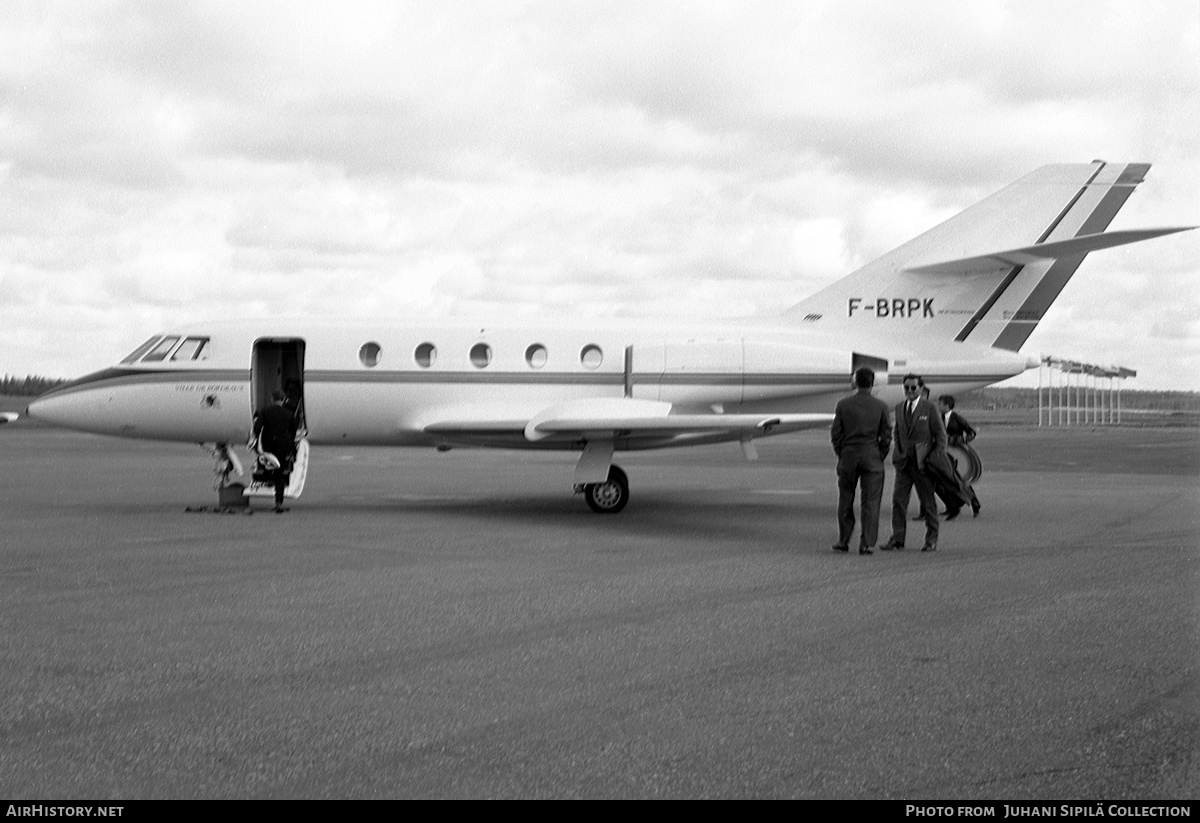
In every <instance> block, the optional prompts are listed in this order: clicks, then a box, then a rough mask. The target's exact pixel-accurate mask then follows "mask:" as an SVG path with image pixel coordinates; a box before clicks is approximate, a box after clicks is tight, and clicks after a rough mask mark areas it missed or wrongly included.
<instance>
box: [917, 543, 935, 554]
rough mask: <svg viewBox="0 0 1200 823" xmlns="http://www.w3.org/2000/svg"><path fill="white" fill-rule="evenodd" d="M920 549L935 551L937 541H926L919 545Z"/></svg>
mask: <svg viewBox="0 0 1200 823" xmlns="http://www.w3.org/2000/svg"><path fill="white" fill-rule="evenodd" d="M921 551H923V552H935V551H937V543H926V544H925V545H924V546H922V547H921Z"/></svg>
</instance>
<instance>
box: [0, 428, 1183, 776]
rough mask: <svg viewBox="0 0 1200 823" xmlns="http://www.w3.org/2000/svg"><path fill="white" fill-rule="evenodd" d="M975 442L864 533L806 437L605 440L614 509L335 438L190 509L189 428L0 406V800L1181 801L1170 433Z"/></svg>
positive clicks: (1177, 467) (478, 466) (560, 490)
mask: <svg viewBox="0 0 1200 823" xmlns="http://www.w3.org/2000/svg"><path fill="white" fill-rule="evenodd" d="M976 445H977V448H978V450H979V452H980V454H981V456H982V458H983V461H984V466H985V476H984V478H983V479H982V480H981V481H980V483H979V484H977V487H976V488H977V491H978V493H979V496H980V499H981V500H982V502H983V511H982V513H981V515H980V517H979V518H978V519H972V518H971V517H970V516H969V513H968V514H967V515H966V516H960V518H959V519H958V520H956V521H954V522H951V523H945V524H943V526H942V537H941V541H940V550H939V551H938V552H936V553H933V554H922V553H920V552H915V551H907V552H903V553H877V554H875V555H873V556H870V557H860V556H858V555H855V554H851V555H849V556H847V555H838V554H834V553H833V552H832V551H830V545H831V544H832V542H833V538H834V537H835V535H836V525H835V511H834V510H835V505H836V490H835V487H834V472H833V465H834V464H833V455H832V451H831V450H830V448H829V446H828V441H827V435H826V434H825V433H823V432H811V433H805V434H803V435H791V436H787V437H781V438H775V439H772V440H765V441H760V445H759V451H760V454H761V455H762V459H761V460H760V461H758V462H756V463H746V462H744V461H743V459H742V456H741V452H740V450H739V449H738V447H737V446H736V445H732V444H730V445H722V446H713V447H704V448H700V449H694V450H679V451H664V452H652V453H640V454H634V455H618V462H619V463H620V464H621V465H622V466H623V467H624V468H625V469H626V471H627V472H628V473H629V476H630V482H631V487H632V499H631V502H630V504H629V507H628V508H627V509H626V510H625V512H623V513H622V514H619V515H616V516H599V515H594V514H592V513H591V512H590V511H589V510H588V509H587V507H586V506H585V504H584V502H583V500H582V499H581V498H579V497H577V496H572V494H571V490H570V483H571V470H572V465H573V460H572V458H571V456H569V455H553V454H531V453H512V452H483V451H458V450H455V451H451V452H449V453H447V454H438V453H435V452H432V451H428V452H426V451H411V450H370V449H361V448H342V449H337V448H325V449H321V448H316V449H314V450H313V460H312V463H311V465H310V471H309V477H308V485H307V488H306V490H305V493H304V496H303V498H301V499H300V500H299V501H296V502H295V503H293V504H292V510H291V511H290V512H288V513H286V514H283V515H276V514H273V513H271V512H270V511H269V509H268V508H267V505H268V504H267V503H266V501H259V502H257V503H256V504H255V510H254V513H253V514H244V515H221V514H209V513H188V512H186V511H185V508H187V507H189V506H192V507H197V506H212V505H214V504H215V503H216V495H215V493H214V492H213V491H211V479H212V478H211V471H210V468H211V461H210V459H209V458H208V457H207V455H206V454H205V453H204V452H202V451H201V450H200V449H199V448H198V447H196V446H193V445H181V444H156V443H144V442H138V441H122V440H111V439H105V438H101V437H95V436H90V435H84V434H76V433H71V432H64V431H57V430H50V429H45V428H38V427H32V426H22V425H21V424H15V425H11V426H7V427H4V428H3V429H0V493H2V496H0V518H2V519H0V562H2V564H3V566H2V568H3V575H2V576H0V617H2V619H0V660H2V665H0V795H3V796H6V797H10V798H23V799H37V798H41V799H57V800H63V799H72V798H74V799H80V798H89V799H95V800H100V799H108V798H112V799H132V798H293V797H297V798H298V797H318V798H342V797H379V798H427V797H437V798H465V797H471V798H577V797H602V798H653V797H672V798H701V797H718V798H893V799H979V800H983V799H991V800H1005V799H1012V800H1017V799H1064V800H1065V799H1084V798H1086V799H1091V800H1096V799H1111V800H1121V799H1151V798H1152V799H1160V800H1161V799H1189V798H1196V797H1198V796H1200V756H1198V755H1200V679H1198V671H1197V664H1198V662H1200V659H1198V655H1197V652H1198V651H1200V620H1198V616H1200V615H1198V611H1200V609H1198V606H1200V597H1198V595H1200V545H1198V544H1200V541H1198V540H1197V537H1198V536H1200V506H1198V505H1197V503H1198V502H1200V494H1198V492H1200V433H1198V432H1197V431H1196V430H1195V429H1157V430H1149V429H1148V430H1119V431H1118V430H1097V431H1094V432H1093V431H1091V430H1078V429H1075V430H1063V429H1054V430H1038V429H1002V428H992V429H989V430H987V431H985V432H983V433H982V435H981V437H980V440H979V441H977V443H976ZM890 494H891V471H890V468H889V472H888V482H887V487H886V489H885V504H884V508H885V520H886V511H887V509H888V502H887V501H888V499H889V498H890ZM914 506H915V501H914ZM910 525H911V526H913V527H916V528H915V530H914V531H915V532H916V534H910V536H909V545H910V546H912V545H914V544H915V545H919V542H918V541H919V532H920V528H921V526H920V524H910ZM887 535H888V528H887V527H886V525H885V526H884V527H883V528H882V529H881V538H880V539H881V541H882V540H884V539H886V537H887Z"/></svg>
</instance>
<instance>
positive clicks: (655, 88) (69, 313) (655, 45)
mask: <svg viewBox="0 0 1200 823" xmlns="http://www.w3.org/2000/svg"><path fill="white" fill-rule="evenodd" d="M1198 92H1200V3H1197V2H1196V0H1186V1H1184V0H1169V1H1164V2H1153V0H1149V1H1148V0H1137V2H1133V0H1118V1H1115V2H1053V0H1033V2H1027V3H1026V2H1000V1H999V0H989V2H978V3H975V2H912V0H908V1H907V2H903V3H899V2H882V0H880V2H862V3H856V2H847V0H837V2H800V1H799V0H786V1H785V2H765V1H764V0H752V1H751V2H740V3H738V2H682V0H672V1H671V2H649V0H637V1H636V2H614V0H604V1H603V2H564V0H549V1H548V2H498V1H493V2H464V3H454V2H446V0H427V2H413V3H399V2H378V3H351V2H345V0H337V2H329V3H302V2H294V1H293V0H289V1H288V2H278V3H273V2H244V1H239V2H221V3H217V2H212V3H203V2H197V3H187V4H185V3H175V2H97V0H86V2H61V3H55V2H36V1H35V0H29V2H4V3H2V4H0V374H4V373H8V374H14V375H19V376H24V375H26V374H29V373H33V374H40V375H45V376H50V377H71V376H78V375H79V374H82V373H84V372H87V371H92V370H95V369H98V368H102V367H105V366H107V365H110V364H112V363H113V362H115V361H116V360H118V359H119V358H120V357H121V356H123V355H124V354H126V353H127V352H128V351H129V350H131V349H132V348H134V346H136V345H137V344H138V343H140V342H141V341H142V340H144V339H145V338H146V337H148V336H149V335H150V334H151V333H153V332H154V331H157V330H159V329H161V328H166V327H169V326H172V325H176V324H179V323H182V322H185V321H186V322H192V321H195V320H203V319H206V318H213V317H222V316H235V317H241V316H254V315H259V314H264V313H271V314H320V315H363V316H367V315H370V316H376V315H395V314H406V315H411V314H419V313H429V314H455V315H464V314H475V313H477V312H496V311H502V312H504V313H505V314H506V315H512V314H514V313H528V314H531V315H534V314H537V313H540V312H553V313H555V314H567V315H576V316H585V315H586V316H596V317H607V316H642V315H647V314H649V315H656V314H661V315H665V316H670V317H672V318H683V317H695V318H698V319H702V318H705V317H723V318H724V317H732V316H738V315H757V316H761V315H767V314H771V313H774V312H777V311H780V310H782V309H784V308H786V307H787V306H789V305H791V304H793V303H795V302H797V301H798V300H800V299H801V298H802V297H804V296H806V295H808V294H810V293H811V292H813V291H815V290H816V289H818V288H820V287H822V286H824V285H826V284H828V283H830V282H832V281H833V280H835V279H837V278H838V277H840V276H841V275H843V274H846V273H848V272H849V271H851V270H852V269H854V268H856V267H858V266H860V265H862V264H863V263H866V262H868V261H869V260H871V259H872V258H874V257H876V256H878V255H880V254H882V253H883V252H885V251H887V250H888V249H890V248H892V247H894V246H896V245H899V244H900V243H901V242H903V241H904V240H907V239H908V238H909V237H911V236H913V235H915V234H917V233H919V232H921V231H923V230H924V229H926V228H929V227H930V226H932V225H934V224H936V223H938V222H940V221H941V220H943V219H945V218H946V217H948V216H950V215H951V214H953V213H954V212H956V211H959V210H961V209H962V208H965V207H966V206H968V205H970V204H971V203H973V202H975V201H976V200H978V199H980V198H982V197H984V196H986V195H987V194H989V193H991V192H992V191H994V190H996V189H999V188H1001V187H1002V186H1004V185H1005V184H1007V183H1009V182H1011V181H1012V180H1015V179H1016V178H1018V177H1020V176H1022V175H1024V174H1026V173H1027V172H1029V171H1032V170H1033V169H1035V168H1037V167H1038V166H1041V165H1043V164H1045V163H1051V162H1087V161H1090V160H1092V159H1095V158H1103V159H1106V160H1110V161H1114V162H1117V161H1122V162H1124V161H1145V162H1151V163H1153V164H1154V167H1153V169H1152V170H1151V171H1150V174H1149V176H1148V178H1147V180H1146V182H1145V183H1144V184H1143V185H1142V186H1140V187H1139V188H1138V190H1137V192H1136V193H1135V194H1134V196H1133V197H1132V198H1131V199H1130V201H1129V202H1128V203H1127V205H1126V206H1125V208H1124V210H1122V211H1121V213H1120V214H1119V215H1118V216H1117V218H1116V220H1115V221H1114V222H1113V224H1112V226H1111V228H1114V229H1115V228H1135V227H1149V226H1162V225H1172V226H1173V225H1193V224H1196V223H1200V93H1198ZM1023 351H1025V352H1027V353H1032V354H1039V353H1041V354H1057V355H1064V356H1069V357H1073V358H1076V359H1085V360H1090V361H1093V362H1098V363H1119V364H1123V365H1127V366H1131V367H1133V368H1136V369H1137V370H1138V372H1139V377H1138V379H1137V380H1135V381H1133V382H1132V383H1129V384H1127V386H1128V388H1141V389H1168V388H1184V389H1190V390H1200V231H1197V232H1190V233H1187V234H1183V235H1175V236H1172V237H1169V238H1165V239H1159V240H1152V241H1148V242H1146V243H1142V244H1137V245H1134V246H1127V247H1124V248H1121V249H1116V250H1111V251H1106V252H1099V253H1095V254H1092V255H1091V256H1089V257H1088V259H1087V261H1086V262H1085V263H1084V265H1083V266H1082V267H1081V268H1080V270H1079V272H1078V273H1077V274H1076V276H1075V278H1074V279H1073V280H1072V281H1071V283H1070V284H1069V285H1068V286H1067V288H1066V290H1065V291H1064V292H1063V294H1062V296H1061V297H1060V298H1059V300H1058V302H1057V303H1056V304H1055V305H1054V308H1053V309H1052V310H1051V312H1050V314H1049V315H1048V316H1047V318H1046V320H1045V321H1044V322H1043V323H1042V324H1041V325H1040V326H1039V327H1038V329H1037V331H1036V332H1035V333H1034V334H1033V336H1032V337H1031V338H1030V339H1029V341H1028V343H1027V344H1026V346H1025V348H1024V349H1023ZM1028 377H1029V376H1027V377H1026V379H1028ZM1033 384H1036V380H1034V383H1033Z"/></svg>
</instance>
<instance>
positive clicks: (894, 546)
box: [879, 540, 904, 552]
mask: <svg viewBox="0 0 1200 823" xmlns="http://www.w3.org/2000/svg"><path fill="white" fill-rule="evenodd" d="M879 550H880V551H881V552H902V551H904V544H903V543H897V542H896V541H895V540H889V541H888V542H886V543H884V544H883V545H882V546H880V547H879Z"/></svg>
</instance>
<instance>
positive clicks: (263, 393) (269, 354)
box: [246, 338, 308, 498]
mask: <svg viewBox="0 0 1200 823" xmlns="http://www.w3.org/2000/svg"><path fill="white" fill-rule="evenodd" d="M277 391H279V392H283V394H284V397H285V398H286V400H284V405H285V406H286V407H287V408H289V409H291V410H292V411H293V413H294V414H295V415H296V428H297V430H298V431H299V432H300V441H299V442H298V443H297V444H296V459H295V461H294V463H293V464H292V472H291V477H290V479H289V481H288V486H287V489H286V490H285V491H284V496H285V497H289V498H296V497H299V496H300V493H301V492H302V491H304V481H305V478H306V476H307V475H308V440H307V438H305V437H304V436H303V435H304V433H305V432H307V430H308V425H307V421H306V420H305V415H304V341H303V340H300V339H298V338H262V339H260V340H256V341H255V343H254V353H253V356H252V358H251V361H250V402H251V411H252V413H253V418H252V422H253V419H254V418H257V416H258V413H259V412H260V411H262V410H263V409H264V408H266V407H267V406H269V405H271V403H272V400H271V397H272V395H273V394H274V393H275V392H277ZM246 494H247V495H252V496H256V497H272V496H274V494H275V488H274V486H273V485H271V484H269V483H264V482H262V481H261V480H259V478H258V475H257V474H255V476H254V478H253V481H252V482H251V484H250V485H249V486H248V487H247V488H246Z"/></svg>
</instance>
